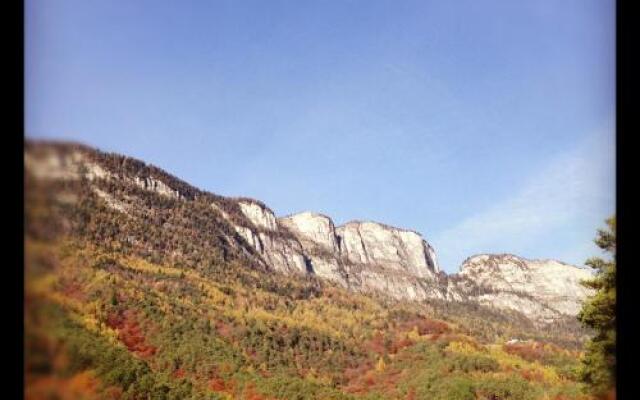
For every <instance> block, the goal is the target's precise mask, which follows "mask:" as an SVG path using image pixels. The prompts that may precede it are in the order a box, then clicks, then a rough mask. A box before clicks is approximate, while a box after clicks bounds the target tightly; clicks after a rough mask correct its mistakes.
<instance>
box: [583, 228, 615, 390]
mask: <svg viewBox="0 0 640 400" xmlns="http://www.w3.org/2000/svg"><path fill="white" fill-rule="evenodd" d="M606 222H607V225H608V227H607V229H606V230H603V229H600V230H598V237H597V238H596V240H595V242H596V244H597V245H598V247H600V248H601V249H602V250H604V251H605V252H607V253H609V254H610V255H611V259H608V260H604V259H602V258H599V257H594V258H591V259H589V260H588V261H587V262H586V264H587V265H589V266H590V267H591V268H594V269H595V270H596V275H595V277H594V278H593V279H591V280H588V281H586V282H584V283H583V284H584V285H585V286H587V287H590V288H592V289H595V291H596V292H595V294H594V295H593V296H591V297H590V298H588V299H587V301H586V302H585V303H584V305H583V307H582V310H581V311H580V313H579V314H578V320H580V322H582V324H583V325H584V326H586V327H588V328H591V329H593V330H594V336H593V338H591V340H590V341H589V342H588V343H587V347H586V354H585V357H584V359H583V360H582V367H581V370H580V377H581V379H582V381H584V382H585V383H586V384H587V385H588V386H589V388H590V389H591V390H592V391H593V393H594V394H596V395H599V396H602V395H604V394H606V393H607V392H609V391H611V390H613V388H614V386H615V372H616V356H615V352H616V219H615V216H614V217H612V218H609V219H608V220H607V221H606Z"/></svg>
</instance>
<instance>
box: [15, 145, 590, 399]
mask: <svg viewBox="0 0 640 400" xmlns="http://www.w3.org/2000/svg"><path fill="white" fill-rule="evenodd" d="M63 148H64V149H74V148H76V149H77V147H73V146H66V147H65V146H63ZM68 151H71V150H68ZM82 151H84V152H86V154H89V155H90V157H92V159H95V160H97V161H96V162H99V165H101V166H102V168H103V169H104V171H106V172H107V173H111V174H116V172H117V174H118V175H117V176H118V177H120V178H118V179H114V178H111V179H107V178H105V177H104V176H102V177H101V176H100V173H95V175H96V176H95V177H94V178H93V179H91V180H90V181H89V180H87V179H86V178H85V176H84V175H83V174H81V175H80V176H79V177H68V176H66V177H60V178H51V177H50V176H47V177H46V178H43V176H42V175H43V174H41V173H40V174H39V173H32V171H31V170H30V169H29V168H27V169H26V170H25V228H26V229H25V277H26V282H25V346H26V348H25V360H26V362H25V369H26V370H25V374H26V397H27V398H28V399H49V398H60V399H103V398H107V399H190V398H193V399H253V400H257V399H443V400H444V399H454V400H456V399H459V400H466V399H469V400H471V399H487V400H489V399H556V400H560V399H586V398H588V397H587V396H585V395H584V394H582V387H581V384H579V383H578V382H577V376H576V371H577V367H578V365H579V357H580V355H581V349H582V345H583V341H584V339H585V332H584V331H583V330H582V329H581V328H580V327H579V325H578V324H577V323H576V321H575V320H573V319H571V318H567V319H558V320H557V321H556V322H555V323H554V324H548V325H546V326H545V328H544V329H540V326H539V325H537V324H535V323H534V322H532V321H531V320H530V319H528V318H527V317H526V316H525V315H522V314H519V313H517V312H508V311H505V310H502V311H497V310H494V309H491V308H488V307H485V306H482V305H479V304H477V303H473V302H465V301H460V302H446V301H441V300H424V301H420V302H406V301H398V300H394V299H390V298H388V297H384V296H375V295H373V294H370V295H366V294H362V293H356V292H353V291H349V290H347V289H345V288H343V287H341V286H340V285H334V284H332V283H331V282H328V281H325V280H320V279H318V278H317V277H314V276H309V275H300V274H284V273H280V272H277V271H273V270H270V269H269V268H267V267H265V265H264V263H262V262H261V261H260V257H259V256H257V255H256V254H254V253H252V252H251V251H247V250H246V249H247V248H248V247H247V246H244V244H246V243H245V242H244V240H245V239H243V237H242V236H240V235H238V233H237V232H236V231H235V230H234V229H233V228H232V226H231V224H230V222H229V220H230V219H231V220H234V219H236V220H238V221H240V220H242V218H243V217H242V214H241V213H240V211H239V209H238V208H237V203H236V202H235V201H232V200H230V199H226V198H223V197H220V196H216V195H214V194H210V193H206V192H203V191H200V190H197V189H195V188H193V187H191V186H189V185H188V184H186V183H184V182H182V181H180V180H178V179H176V178H174V177H172V176H170V175H168V174H166V173H164V172H163V171H160V170H159V169H155V167H150V166H147V165H145V164H143V163H140V162H137V161H135V160H132V159H129V158H126V157H123V156H118V155H108V154H104V153H98V152H92V151H90V150H88V149H84V150H82ZM104 171H103V172H104ZM45 172H46V170H45ZM101 173H102V172H101ZM45 175H46V174H45ZM127 176H128V177H133V176H135V177H143V178H144V177H151V178H153V179H157V180H159V179H161V181H162V182H164V184H166V185H167V187H168V188H170V189H171V190H175V191H176V192H175V196H174V195H167V193H169V194H171V193H173V192H171V191H170V190H167V191H166V192H167V193H161V192H158V191H153V190H147V189H146V187H147V186H146V185H147V183H144V184H143V185H136V184H133V183H132V182H131V180H127V179H125V178H126V177H127ZM145 182H146V181H145ZM151 182H154V181H153V180H152V181H151ZM155 182H157V181H155ZM152 184H154V185H155V183H152ZM212 202H215V204H217V206H218V207H219V208H220V209H222V210H224V211H225V214H226V215H227V216H228V218H224V217H222V214H221V213H220V212H219V211H217V210H216V209H214V208H212V207H211V203H212ZM241 222H242V223H245V224H246V221H244V220H243V221H241ZM254 228H255V227H254ZM285 234H286V233H285Z"/></svg>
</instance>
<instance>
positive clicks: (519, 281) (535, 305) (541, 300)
mask: <svg viewBox="0 0 640 400" xmlns="http://www.w3.org/2000/svg"><path fill="white" fill-rule="evenodd" d="M591 277H592V274H591V273H590V272H589V271H588V270H586V269H582V268H577V267H575V266H572V265H568V264H564V263H561V262H559V261H555V260H527V259H524V258H521V257H518V256H514V255H511V254H481V255H477V256H473V257H470V258H468V259H467V260H465V262H464V263H463V264H462V266H461V268H460V272H459V273H458V274H456V275H454V276H452V281H454V282H455V285H454V286H453V287H452V292H456V294H457V295H458V296H461V295H462V296H466V297H467V298H468V299H472V300H474V301H477V302H479V303H482V304H486V305H491V306H492V307H497V308H503V309H512V310H516V311H519V312H521V313H523V314H525V315H528V316H530V317H532V318H534V319H538V320H543V321H550V320H553V319H554V318H556V317H557V316H558V315H576V314H577V313H578V311H579V310H580V308H581V306H582V302H583V301H584V299H585V298H586V297H587V296H589V295H590V294H591V291H590V290H589V289H588V288H586V287H584V286H583V285H581V283H580V282H581V281H583V280H586V279H590V278H591Z"/></svg>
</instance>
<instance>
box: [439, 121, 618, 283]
mask: <svg viewBox="0 0 640 400" xmlns="http://www.w3.org/2000/svg"><path fill="white" fill-rule="evenodd" d="M614 149H615V144H614V140H613V135H612V134H611V135H593V136H590V137H589V138H588V139H587V140H585V141H584V142H583V143H580V144H579V145H578V146H576V148H574V149H573V150H571V151H569V152H566V153H564V154H561V155H560V156H558V157H556V158H555V159H552V160H551V161H550V162H549V163H548V164H547V165H546V166H545V167H544V168H543V169H542V170H540V171H538V172H537V173H535V174H534V175H533V176H532V177H531V178H530V179H529V180H528V181H527V182H525V183H524V184H523V186H522V188H521V190H520V191H518V192H516V193H514V195H513V196H511V197H509V198H506V199H505V200H504V201H501V202H499V203H497V204H495V205H493V206H492V207H490V208H489V209H486V210H484V211H482V212H480V213H477V214H475V215H472V216H471V217H468V218H466V219H464V220H462V221H461V222H459V223H458V224H457V225H455V226H454V227H452V228H450V229H448V230H446V231H443V232H441V233H440V234H439V235H436V237H435V238H434V239H433V240H432V242H433V243H434V245H435V246H436V250H437V251H438V253H439V255H440V258H441V264H442V265H443V267H444V268H446V269H447V270H448V271H450V272H453V271H455V270H457V268H458V266H459V265H460V263H461V262H462V261H463V260H464V259H465V258H466V257H468V256H471V255H473V254H477V253H493V252H505V253H516V254H519V255H522V256H525V257H535V258H560V259H562V260H563V261H566V262H571V263H576V264H581V263H582V262H583V261H584V259H585V258H586V257H588V256H589V255H594V253H593V251H595V247H594V246H593V245H592V238H593V237H594V235H595V229H596V228H598V227H600V226H601V225H602V224H603V219H604V218H606V217H607V216H608V213H611V212H613V210H614V208H615V178H614V176H615V175H614V170H615V159H614V157H615V151H614ZM472 195H473V194H472V193H470V196H472ZM590 252H591V253H590Z"/></svg>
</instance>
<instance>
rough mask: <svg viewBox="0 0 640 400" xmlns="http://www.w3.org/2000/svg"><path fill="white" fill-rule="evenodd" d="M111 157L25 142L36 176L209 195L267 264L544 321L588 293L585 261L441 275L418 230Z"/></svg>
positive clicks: (500, 263) (359, 287) (488, 258)
mask: <svg viewBox="0 0 640 400" xmlns="http://www.w3.org/2000/svg"><path fill="white" fill-rule="evenodd" d="M118 157H120V158H117V161H113V159H110V158H109V157H107V156H105V154H104V153H100V152H98V151H96V150H93V149H89V148H86V147H83V146H76V145H60V144H56V145H37V146H34V145H30V146H29V147H28V148H27V151H26V152H25V169H26V170H27V171H28V173H30V174H32V175H33V176H35V177H37V178H39V179H53V180H67V179H72V180H78V179H83V178H84V179H86V180H87V182H89V184H91V182H94V181H95V180H107V181H108V180H117V181H118V182H119V183H121V184H126V185H132V186H135V187H137V188H140V189H143V190H146V191H151V192H154V193H157V194H158V195H159V196H163V197H165V198H169V199H172V200H173V201H180V202H189V201H196V200H197V199H198V198H201V199H202V198H204V199H205V200H206V199H210V200H206V201H210V206H211V208H212V209H213V210H215V212H217V213H218V214H219V215H220V218H219V219H218V221H219V222H218V223H221V224H227V225H226V226H228V227H229V229H228V231H227V230H223V231H224V232H229V233H225V234H224V235H225V238H224V240H225V241H226V242H228V243H231V244H232V245H233V246H234V248H240V250H241V251H242V252H243V253H244V254H245V255H246V256H247V257H250V258H251V259H253V260H254V261H255V262H257V263H258V264H261V265H263V266H264V267H265V268H268V269H271V270H275V271H278V272H281V273H287V274H303V275H304V274H312V275H316V276H318V277H320V278H323V279H326V280H328V281H331V282H334V283H335V284H338V285H341V286H343V287H346V288H349V289H351V290H354V291H360V292H377V293H382V294H384V295H386V296H390V297H392V298H395V299H408V300H417V301H421V300H425V299H434V298H435V299H441V300H448V301H472V302H477V303H481V304H485V305H488V306H491V307H494V308H501V309H512V310H516V311H519V312H522V313H524V314H525V315H528V316H530V317H531V318H532V319H537V320H542V321H550V320H553V319H554V318H556V317H558V316H562V315H575V314H576V313H577V312H578V310H579V308H580V305H581V302H582V301H583V299H584V298H585V297H586V296H587V295H588V294H589V292H588V290H587V289H586V288H584V287H583V286H582V285H580V281H581V280H583V279H586V278H589V277H590V274H589V272H587V271H586V270H583V269H580V268H576V267H573V266H570V265H567V264H563V263H560V262H557V261H551V260H545V261H538V260H525V259H522V258H519V257H517V256H513V255H479V256H474V257H471V258H469V259H468V260H466V261H465V262H464V263H463V265H462V267H461V270H460V272H459V273H458V274H454V275H451V276H448V277H447V276H446V274H444V273H442V272H441V271H440V268H439V266H438V263H437V260H436V255H435V251H434V249H433V248H432V247H431V246H430V245H429V243H427V242H426V241H425V240H424V239H423V238H422V236H421V235H420V234H419V233H417V232H414V231H411V230H407V229H401V228H396V227H391V226H388V225H384V224H381V223H376V222H363V221H352V222H349V223H346V224H344V225H342V226H338V227H336V226H335V225H334V223H333V221H332V220H331V218H329V217H328V216H325V215H322V214H317V213H313V212H303V213H299V214H294V215H290V216H287V217H282V218H277V217H276V215H275V214H274V212H273V211H272V210H270V209H269V208H268V207H266V206H265V205H264V204H262V203H260V202H259V201H256V200H252V199H244V198H240V199H233V198H223V197H221V196H216V195H213V194H208V193H206V192H202V191H199V190H198V189H195V188H193V187H191V186H189V185H188V184H186V183H184V182H182V181H180V180H178V179H177V178H174V177H172V176H171V175H169V174H167V173H165V172H164V171H162V170H160V169H158V168H155V167H152V166H146V165H145V164H144V163H141V162H140V161H137V160H133V159H129V158H126V157H122V156H118ZM105 160H106V161H105ZM109 160H111V161H109ZM93 190H94V192H95V193H96V194H97V195H98V196H99V197H100V198H101V199H102V200H103V201H104V202H105V203H106V205H107V206H109V207H110V208H112V209H114V210H116V211H119V212H122V213H125V214H126V213H128V212H129V211H130V210H131V205H130V204H125V203H124V202H123V201H121V200H118V198H117V196H116V195H115V194H114V193H108V192H107V191H105V190H106V189H105V188H104V187H103V188H102V189H100V188H98V187H97V186H96V187H94V188H93ZM200 201H202V200H200ZM234 232H235V234H237V235H235V234H233V233H234ZM240 238H241V239H240Z"/></svg>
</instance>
